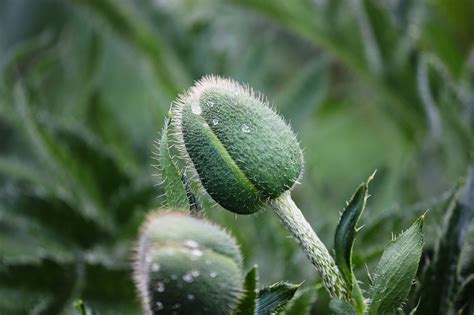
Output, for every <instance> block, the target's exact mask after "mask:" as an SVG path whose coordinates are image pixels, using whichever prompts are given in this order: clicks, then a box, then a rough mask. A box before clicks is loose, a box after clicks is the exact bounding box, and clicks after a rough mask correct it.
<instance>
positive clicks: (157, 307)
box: [155, 301, 165, 311]
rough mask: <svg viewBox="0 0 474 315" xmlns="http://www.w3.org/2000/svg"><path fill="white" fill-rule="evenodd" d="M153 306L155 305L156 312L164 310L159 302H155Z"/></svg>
mask: <svg viewBox="0 0 474 315" xmlns="http://www.w3.org/2000/svg"><path fill="white" fill-rule="evenodd" d="M155 305H156V310H157V311H161V310H162V309H164V308H165V306H164V305H163V303H161V302H160V301H158V302H156V303H155Z"/></svg>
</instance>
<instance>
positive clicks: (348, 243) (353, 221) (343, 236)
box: [334, 176, 373, 290]
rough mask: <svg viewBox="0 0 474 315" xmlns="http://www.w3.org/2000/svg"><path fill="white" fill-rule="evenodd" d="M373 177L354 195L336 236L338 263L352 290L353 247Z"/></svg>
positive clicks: (335, 244)
mask: <svg viewBox="0 0 474 315" xmlns="http://www.w3.org/2000/svg"><path fill="white" fill-rule="evenodd" d="M372 178H373V176H371V177H370V178H369V179H368V180H367V182H366V183H364V184H362V185H360V186H359V188H358V189H357V191H356V192H355V194H354V196H352V198H351V200H350V201H349V203H348V204H347V207H346V208H345V209H344V212H343V213H342V215H341V218H340V219H339V224H338V225H337V228H336V234H335V236H334V250H335V254H336V257H335V260H336V264H337V267H338V268H339V270H340V271H341V273H342V276H343V278H344V280H345V281H346V284H347V286H348V288H349V289H350V290H352V284H353V277H354V275H353V272H352V247H353V245H354V240H355V235H356V233H357V228H356V225H357V222H358V221H359V218H360V216H361V215H362V212H363V211H364V208H365V204H366V202H367V198H368V194H367V191H368V185H369V182H370V181H371V180H372Z"/></svg>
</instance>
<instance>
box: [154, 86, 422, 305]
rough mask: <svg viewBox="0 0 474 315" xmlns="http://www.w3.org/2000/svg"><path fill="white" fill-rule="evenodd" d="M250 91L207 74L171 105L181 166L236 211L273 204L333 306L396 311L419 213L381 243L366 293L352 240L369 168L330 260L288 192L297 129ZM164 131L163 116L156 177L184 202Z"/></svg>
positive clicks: (418, 247) (413, 252) (297, 167)
mask: <svg viewBox="0 0 474 315" xmlns="http://www.w3.org/2000/svg"><path fill="white" fill-rule="evenodd" d="M255 95H256V94H255V93H254V92H253V91H252V90H250V88H243V87H242V86H241V85H239V84H238V83H236V82H234V81H230V80H225V79H221V78H216V77H206V78H204V79H202V80H200V81H198V82H197V83H196V84H195V85H194V86H193V87H192V88H191V89H189V90H188V91H187V92H186V93H185V94H184V95H182V96H181V97H180V98H179V100H178V101H177V102H175V103H174V104H173V105H172V109H171V112H170V115H171V122H172V127H173V131H174V133H172V137H173V139H174V141H175V142H176V143H178V151H179V152H180V155H181V157H182V158H183V159H185V161H186V162H187V163H186V167H188V168H189V169H191V170H192V172H195V173H196V174H197V177H198V178H199V182H200V184H201V185H202V187H203V188H204V189H205V191H206V192H207V193H208V194H209V195H210V196H211V197H212V199H214V200H215V201H216V202H217V203H218V204H220V205H221V206H222V207H223V208H225V209H227V210H230V211H232V212H235V213H238V214H251V213H254V212H257V211H259V210H264V209H271V210H273V211H275V212H276V213H277V215H278V217H279V218H280V220H281V222H282V223H283V224H284V225H285V226H286V227H287V229H288V230H289V231H290V233H291V234H292V235H293V236H294V237H295V238H296V240H297V242H298V243H299V245H300V246H301V248H302V249H303V251H305V253H306V255H307V256H308V258H309V259H310V261H311V262H312V263H313V265H314V266H315V267H316V269H317V270H318V272H319V273H320V275H321V277H322V280H323V284H324V286H325V288H326V290H327V291H328V293H329V294H330V296H331V298H332V299H333V301H332V302H331V308H332V309H333V311H334V312H336V313H337V314H345V313H346V312H347V310H352V311H351V312H354V313H355V314H364V313H365V312H367V313H368V314H380V313H384V314H385V313H392V312H395V311H396V310H397V309H398V308H399V307H400V306H401V305H402V303H403V302H404V301H405V299H406V298H407V296H408V293H409V291H410V288H411V284H412V281H413V279H414V278H415V275H416V272H417V269H418V264H419V261H420V257H421V253H422V248H423V237H422V225H423V220H424V216H422V217H420V218H419V219H418V220H417V221H416V222H415V223H413V225H412V226H411V227H410V228H409V229H408V230H407V231H405V232H404V233H402V234H401V235H400V237H398V238H395V239H393V240H392V242H391V243H390V244H389V245H388V246H387V248H386V249H385V251H384V254H383V255H382V258H381V260H380V262H379V265H378V267H377V268H376V271H375V276H374V280H373V283H372V284H371V286H370V289H369V292H368V299H367V300H366V299H365V298H364V296H363V293H362V290H361V289H360V287H359V284H358V281H357V279H356V277H355V275H354V274H353V265H352V247H353V243H354V239H355V235H356V232H357V227H356V225H357V222H358V220H359V217H360V216H361V214H362V212H363V210H364V208H365V205H366V200H367V198H368V184H369V182H370V181H371V179H372V176H371V177H370V178H369V180H368V181H367V182H366V183H364V184H363V185H361V186H360V187H359V189H358V190H357V191H356V193H355V195H354V196H353V197H352V199H351V201H350V202H349V203H348V206H347V208H346V209H345V210H344V212H343V213H342V216H341V219H340V222H339V225H338V227H337V229H336V235H335V256H336V260H335V261H334V259H333V258H332V256H331V255H330V254H329V251H328V250H327V249H326V247H325V246H324V244H323V243H322V242H321V241H320V240H319V238H318V236H317V235H316V233H315V232H314V231H313V229H312V228H311V226H310V225H309V223H308V222H307V221H306V219H305V218H304V216H303V215H302V213H301V211H300V210H299V209H298V207H297V206H296V205H295V203H294V202H293V201H292V199H291V197H290V190H291V188H292V187H293V185H294V184H295V183H296V181H297V179H298V178H299V177H300V176H301V173H302V163H303V159H302V153H301V150H300V149H299V145H298V142H297V140H296V136H295V135H294V134H293V132H292V131H291V129H290V127H289V126H288V125H287V124H285V123H284V122H283V120H282V118H281V117H279V116H278V115H277V114H276V113H275V112H273V111H272V110H271V109H270V108H269V107H268V105H267V104H266V103H265V102H264V101H263V97H262V96H259V97H256V96H255ZM169 135H170V132H169V130H168V121H166V122H165V127H164V129H163V133H162V137H161V142H160V144H159V146H158V148H159V153H158V160H159V161H160V162H161V163H160V165H161V168H160V169H161V172H162V173H163V174H166V173H168V174H170V175H169V176H164V177H163V182H164V184H165V186H166V187H167V189H165V190H166V191H167V197H168V198H169V203H176V201H177V200H180V202H182V203H184V204H186V201H185V198H184V196H185V194H186V193H187V194H189V192H188V191H185V190H184V189H183V188H184V186H185V185H184V184H186V181H187V179H186V176H185V175H184V173H183V172H182V171H180V170H179V166H178V164H177V163H175V162H174V161H173V159H172V158H171V155H170V151H169V144H168V143H169V142H168V141H169V140H168V137H169ZM168 168H170V169H171V173H170V170H168ZM171 174H174V175H171ZM180 174H182V175H181V176H179V175H180ZM183 179H185V182H184V183H183ZM191 193H192V192H191ZM179 196H181V197H179ZM188 205H189V201H188Z"/></svg>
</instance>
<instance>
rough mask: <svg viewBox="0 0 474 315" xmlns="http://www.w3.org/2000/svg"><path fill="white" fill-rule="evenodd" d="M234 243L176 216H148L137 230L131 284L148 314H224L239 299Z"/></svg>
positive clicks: (194, 221) (223, 234)
mask: <svg viewBox="0 0 474 315" xmlns="http://www.w3.org/2000/svg"><path fill="white" fill-rule="evenodd" d="M241 267H242V256H241V254H240V250H239V247H238V245H237V243H236V241H235V239H234V238H232V237H231V236H230V235H229V234H227V233H226V232H225V231H224V230H222V229H221V228H219V227H218V226H216V225H213V224H211V223H209V222H208V221H205V220H202V219H197V218H194V217H190V216H186V215H183V214H182V213H173V212H168V213H164V214H162V213H152V214H151V215H149V216H148V218H147V220H146V222H145V223H144V225H143V226H142V229H141V233H140V238H139V241H138V248H137V253H136V258H135V265H134V279H135V283H136V286H137V289H138V291H139V294H140V296H141V298H142V302H143V307H144V309H145V311H146V312H147V313H148V314H230V313H231V312H232V311H233V309H234V308H235V306H236V305H237V303H238V300H239V299H240V297H241V295H242V290H243V289H242V283H243V275H242V269H241Z"/></svg>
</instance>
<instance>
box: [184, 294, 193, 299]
mask: <svg viewBox="0 0 474 315" xmlns="http://www.w3.org/2000/svg"><path fill="white" fill-rule="evenodd" d="M186 297H187V299H188V301H193V300H194V295H193V294H188V295H187V296H186Z"/></svg>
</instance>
